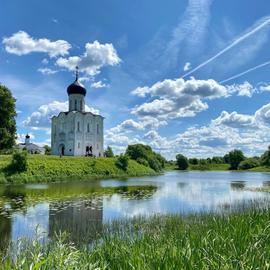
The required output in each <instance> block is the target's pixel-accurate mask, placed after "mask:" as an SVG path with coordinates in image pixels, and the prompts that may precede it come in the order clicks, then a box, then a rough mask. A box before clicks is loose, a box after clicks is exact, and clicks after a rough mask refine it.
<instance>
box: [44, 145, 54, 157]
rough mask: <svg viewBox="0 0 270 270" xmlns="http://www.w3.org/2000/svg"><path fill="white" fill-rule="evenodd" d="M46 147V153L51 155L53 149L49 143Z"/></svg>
mask: <svg viewBox="0 0 270 270" xmlns="http://www.w3.org/2000/svg"><path fill="white" fill-rule="evenodd" d="M44 148H45V155H51V154H52V149H51V147H50V146H49V145H44Z"/></svg>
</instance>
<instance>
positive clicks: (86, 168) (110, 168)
mask: <svg viewBox="0 0 270 270" xmlns="http://www.w3.org/2000/svg"><path fill="white" fill-rule="evenodd" d="M11 159H12V158H11V156H10V155H1V156H0V183H2V184H3V183H31V182H35V183H41V182H59V181H67V180H74V181H75V180H94V179H101V178H114V177H131V176H143V175H155V174H156V172H155V171H154V170H152V169H151V168H149V167H146V166H144V165H142V164H139V163H137V162H136V161H134V160H129V162H128V167H127V169H126V170H123V169H121V168H119V167H118V166H116V164H115V161H116V158H86V157H62V158H60V157H58V156H46V155H28V157H27V164H28V166H27V170H26V171H24V172H21V173H7V172H6V168H7V167H8V165H9V164H10V162H11Z"/></svg>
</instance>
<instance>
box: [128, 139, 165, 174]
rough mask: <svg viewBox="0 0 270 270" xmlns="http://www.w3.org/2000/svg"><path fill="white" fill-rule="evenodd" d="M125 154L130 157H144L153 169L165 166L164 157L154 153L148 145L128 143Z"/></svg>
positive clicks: (135, 158)
mask: <svg viewBox="0 0 270 270" xmlns="http://www.w3.org/2000/svg"><path fill="white" fill-rule="evenodd" d="M126 155H128V156H129V157H130V159H134V160H136V161H137V160H139V159H144V160H146V161H147V162H148V164H149V166H150V168H152V169H153V170H155V171H161V170H162V169H163V168H164V167H165V163H166V159H165V158H164V157H162V156H161V155H160V154H158V153H155V152H154V151H153V150H152V148H151V147H150V146H149V145H144V144H133V145H129V146H128V147H127V150H126Z"/></svg>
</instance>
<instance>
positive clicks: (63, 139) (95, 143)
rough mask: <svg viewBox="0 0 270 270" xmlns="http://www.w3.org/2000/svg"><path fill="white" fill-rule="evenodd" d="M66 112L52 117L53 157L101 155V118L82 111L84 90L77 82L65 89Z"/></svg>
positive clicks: (83, 108)
mask: <svg viewBox="0 0 270 270" xmlns="http://www.w3.org/2000/svg"><path fill="white" fill-rule="evenodd" d="M67 93H68V97H69V110H68V111H67V112H60V113H59V115H58V116H53V118H52V128H51V147H52V154H53V155H63V156H64V155H65V156H103V119H104V118H103V117H102V116H101V115H96V114H93V113H91V112H85V95H86V89H85V88H84V86H83V85H82V84H81V83H80V82H79V79H78V68H77V71H76V79H75V81H74V83H72V84H71V85H69V86H68V88H67Z"/></svg>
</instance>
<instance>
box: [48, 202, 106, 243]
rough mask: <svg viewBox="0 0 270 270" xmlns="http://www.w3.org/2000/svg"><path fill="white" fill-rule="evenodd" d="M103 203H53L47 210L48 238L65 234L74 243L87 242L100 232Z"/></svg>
mask: <svg viewBox="0 0 270 270" xmlns="http://www.w3.org/2000/svg"><path fill="white" fill-rule="evenodd" d="M102 207H103V203H102V201H96V200H91V199H90V200H86V201H80V200H74V201H71V202H70V201H69V202H68V203H65V202H53V203H51V204H50V210H49V238H52V237H55V236H56V235H59V233H60V232H66V233H67V234H68V237H69V239H70V240H72V241H73V242H74V243H82V242H88V243H89V240H92V239H94V238H96V236H97V235H99V234H100V233H101V232H102V218H103V208H102Z"/></svg>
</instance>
